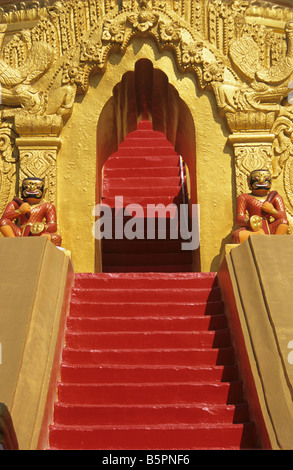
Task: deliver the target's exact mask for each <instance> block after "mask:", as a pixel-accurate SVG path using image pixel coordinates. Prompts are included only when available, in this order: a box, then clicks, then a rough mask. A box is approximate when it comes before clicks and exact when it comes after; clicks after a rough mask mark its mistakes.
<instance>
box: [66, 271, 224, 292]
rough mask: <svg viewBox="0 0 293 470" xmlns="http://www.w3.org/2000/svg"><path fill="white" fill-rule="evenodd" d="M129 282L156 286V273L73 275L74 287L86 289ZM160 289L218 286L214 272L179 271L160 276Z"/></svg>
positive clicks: (123, 284) (134, 284)
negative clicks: (186, 272)
mask: <svg viewBox="0 0 293 470" xmlns="http://www.w3.org/2000/svg"><path fill="white" fill-rule="evenodd" d="M129 282H131V286H132V288H133V289H135V288H136V289H140V288H143V289H146V288H156V287H158V275H157V274H155V275H154V274H152V273H149V274H143V275H139V274H135V275H134V274H131V273H129V274H125V275H124V276H120V275H118V274H116V275H115V274H112V275H105V274H104V273H95V274H87V273H78V274H76V275H75V284H74V285H75V287H80V288H87V289H91V288H92V289H94V288H97V289H100V288H101V287H109V288H111V289H112V288H120V289H123V288H126V289H128V288H129ZM159 282H160V289H164V288H175V289H176V288H177V289H179V288H181V287H182V288H194V289H196V288H211V287H213V286H214V287H216V286H218V280H217V277H216V273H189V274H185V273H182V274H181V273H180V274H176V275H174V274H165V275H162V276H160V278H159Z"/></svg>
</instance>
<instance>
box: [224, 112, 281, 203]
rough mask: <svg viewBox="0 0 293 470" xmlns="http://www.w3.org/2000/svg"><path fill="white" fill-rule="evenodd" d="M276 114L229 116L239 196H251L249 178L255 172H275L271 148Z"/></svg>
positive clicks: (261, 113) (238, 114)
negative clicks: (246, 194) (272, 129)
mask: <svg viewBox="0 0 293 470" xmlns="http://www.w3.org/2000/svg"><path fill="white" fill-rule="evenodd" d="M274 120H275V112H269V113H264V112H246V113H241V112H239V113H235V114H230V113H228V114H227V121H228V124H229V126H230V129H231V130H232V134H231V135H230V137H229V141H230V142H231V143H232V145H233V148H234V155H235V178H236V196H239V195H240V194H241V193H246V192H248V184H247V176H248V175H249V174H250V172H251V171H252V170H256V169H258V168H266V169H269V170H270V171H272V153H273V152H272V146H273V141H274V139H275V134H273V133H272V132H271V131H270V130H271V128H272V125H273V123H274Z"/></svg>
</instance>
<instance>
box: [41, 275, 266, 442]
mask: <svg viewBox="0 0 293 470" xmlns="http://www.w3.org/2000/svg"><path fill="white" fill-rule="evenodd" d="M57 396H58V400H57V402H56V404H55V408H54V422H53V423H52V425H51V426H50V437H49V448H50V449H60V450H61V449H112V450H113V449H116V450H119V449H122V450H123V449H124V450H126V449H128V450H129V449H141V450H144V449H163V450H165V449H244V448H249V449H250V448H252V449H254V448H258V443H257V434H256V429H255V426H254V423H253V422H252V421H251V419H250V413H249V407H248V404H247V402H246V401H245V398H244V393H243V386H242V381H241V377H239V372H238V368H237V365H236V363H235V357H234V348H233V346H232V343H231V338H230V332H229V329H228V323H227V319H226V315H225V310H224V304H223V302H222V300H221V295H220V291H219V287H218V283H217V279H216V275H215V274H214V273H178V274H166V273H159V274H155V273H146V274H141V273H140V274H133V273H126V274H117V273H116V274H105V273H103V274H77V275H76V282H75V287H74V289H73V296H72V302H71V310H70V315H69V317H68V320H67V330H66V336H65V347H64V349H63V353H62V361H61V364H60V382H59V383H58V393H57Z"/></svg>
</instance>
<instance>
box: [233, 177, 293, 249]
mask: <svg viewBox="0 0 293 470" xmlns="http://www.w3.org/2000/svg"><path fill="white" fill-rule="evenodd" d="M248 184H249V189H250V190H251V193H249V194H241V195H240V196H239V197H238V199H237V215H236V224H237V225H238V226H240V228H239V229H237V230H236V231H235V232H234V233H233V235H232V241H233V243H242V242H244V241H245V240H246V239H247V238H248V237H249V236H250V235H264V234H270V235H285V234H286V233H287V231H288V228H289V223H288V220H287V216H286V211H285V205H284V201H283V198H282V197H281V196H280V195H279V194H278V193H277V191H271V184H272V178H271V174H270V172H269V170H264V169H260V170H254V171H252V172H251V173H250V175H249V178H248Z"/></svg>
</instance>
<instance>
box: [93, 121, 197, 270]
mask: <svg viewBox="0 0 293 470" xmlns="http://www.w3.org/2000/svg"><path fill="white" fill-rule="evenodd" d="M184 173H185V170H184V168H183V175H184ZM181 175H182V168H181V166H180V157H179V155H176V152H175V149H174V148H173V146H172V144H171V143H170V142H169V141H168V140H167V138H166V136H165V135H164V134H163V133H162V132H157V131H153V129H152V125H151V123H150V122H148V121H142V122H140V123H139V125H138V128H137V130H136V131H134V132H131V133H130V134H129V135H128V136H126V138H125V140H124V141H123V142H122V143H121V144H120V146H119V148H118V150H117V152H115V153H114V154H113V155H111V156H110V157H109V158H108V159H107V161H106V163H105V165H104V173H103V188H102V203H103V204H104V205H107V206H110V207H111V208H114V207H115V203H116V200H115V197H118V196H120V197H123V207H125V206H128V205H129V204H139V205H140V206H141V207H142V208H143V213H142V215H141V216H140V217H143V219H139V220H138V219H137V220H136V224H137V225H136V226H135V228H134V230H135V234H134V235H133V237H134V236H135V238H144V239H145V238H146V237H147V235H148V238H154V239H155V240H154V243H153V244H152V245H151V246H150V245H148V244H141V245H140V247H139V252H138V251H137V248H138V247H137V245H136V244H135V243H132V244H131V243H130V244H128V245H126V244H125V245H124V244H120V243H117V241H118V240H117V239H116V240H115V236H116V235H115V232H113V235H112V237H113V239H112V240H109V241H107V243H106V244H105V243H104V240H102V264H103V272H107V273H108V272H191V271H192V270H193V269H192V252H191V251H189V252H187V251H184V250H182V247H181V244H179V243H177V245H173V246H174V247H175V250H174V251H170V249H168V250H167V252H168V254H167V255H166V248H165V244H164V242H165V241H166V239H168V237H169V234H168V233H166V235H165V236H164V237H163V238H164V241H162V240H159V232H158V230H159V227H156V228H155V236H154V237H151V236H150V235H149V234H148V233H147V227H146V218H147V217H152V216H150V214H149V212H148V208H147V206H148V205H149V204H153V205H156V206H158V204H163V205H164V207H166V206H169V205H170V204H175V207H174V208H173V213H172V214H171V215H170V214H169V213H168V214H166V211H165V210H164V211H163V214H161V215H160V216H158V215H155V217H156V218H158V217H163V219H164V220H165V219H169V218H170V217H171V218H172V217H173V218H174V215H178V214H177V212H178V211H177V207H179V206H180V204H182V203H184V202H185V201H184V200H183V189H182V185H183V186H184V185H185V184H186V182H185V181H182V179H181ZM183 178H184V176H183ZM115 211H116V207H115ZM115 214H116V212H115ZM115 214H114V213H113V212H111V214H110V217H111V221H110V222H111V224H112V225H111V226H113V225H114V223H115ZM133 215H135V216H137V214H136V213H130V214H129V218H132V216H133ZM104 217H105V215H104ZM106 217H108V215H107V216H106ZM178 219H179V222H180V217H179V218H178ZM123 224H124V225H125V224H126V218H124V220H123ZM138 224H140V225H138ZM176 227H177V225H176ZM139 230H140V231H142V232H143V233H138V232H139ZM177 233H179V234H180V228H178V232H177ZM131 235H132V234H131ZM116 238H118V237H116ZM124 238H126V235H125V233H124ZM111 241H112V242H114V243H111ZM148 241H149V240H148ZM105 246H107V249H106V250H105ZM124 250H125V251H124Z"/></svg>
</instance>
